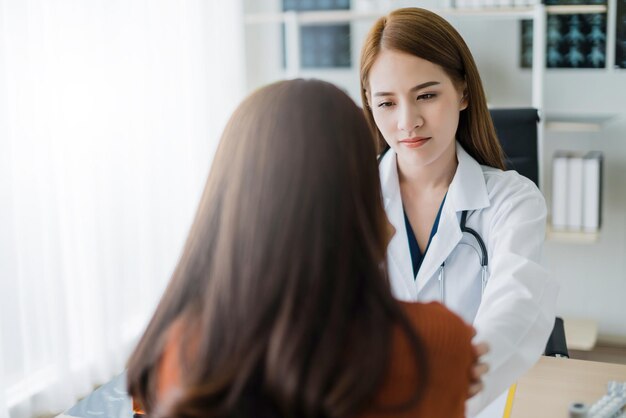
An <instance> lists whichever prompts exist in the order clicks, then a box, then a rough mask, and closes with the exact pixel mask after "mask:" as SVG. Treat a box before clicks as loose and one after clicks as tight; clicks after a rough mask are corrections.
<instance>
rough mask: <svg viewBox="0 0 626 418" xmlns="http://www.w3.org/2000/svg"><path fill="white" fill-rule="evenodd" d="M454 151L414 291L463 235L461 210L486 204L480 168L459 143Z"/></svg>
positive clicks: (431, 273)
mask: <svg viewBox="0 0 626 418" xmlns="http://www.w3.org/2000/svg"><path fill="white" fill-rule="evenodd" d="M456 153H457V160H458V166H457V169H456V173H455V174H454V178H453V179H452V182H451V183H450V187H449V188H448V193H447V195H446V201H445V202H444V205H443V208H442V210H441V217H440V219H439V226H438V229H437V233H436V234H435V236H434V237H433V238H432V240H431V242H430V246H429V247H428V251H427V252H426V256H425V257H424V261H423V262H422V266H421V267H420V271H419V273H418V275H417V280H416V281H417V291H418V294H419V292H420V291H421V290H422V289H423V288H424V286H426V284H427V283H428V282H429V281H430V280H433V278H434V277H435V276H436V275H435V273H436V271H437V269H439V267H440V266H441V264H442V263H443V262H444V261H445V260H446V259H447V258H448V256H449V255H450V253H452V251H453V250H454V248H455V247H456V246H457V244H458V243H459V241H461V238H462V237H463V233H462V232H461V227H460V225H459V220H460V219H461V212H462V211H464V210H475V209H481V208H484V207H487V206H489V196H488V194H487V186H486V185H485V178H484V175H483V172H482V168H481V167H480V165H479V164H478V163H477V162H476V160H474V159H473V158H472V157H471V156H470V155H469V154H468V153H467V152H466V151H465V150H464V149H463V148H462V147H461V145H460V144H459V143H457V145H456Z"/></svg>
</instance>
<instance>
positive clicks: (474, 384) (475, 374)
mask: <svg viewBox="0 0 626 418" xmlns="http://www.w3.org/2000/svg"><path fill="white" fill-rule="evenodd" d="M472 348H473V349H474V356H475V361H474V364H473V365H472V368H471V371H470V386H469V391H468V394H467V398H468V399H469V398H471V397H473V396H474V395H476V394H477V393H479V392H480V391H481V390H483V387H484V385H483V381H482V377H483V375H484V374H485V373H487V371H489V365H488V364H487V363H482V362H481V357H482V356H483V355H485V354H487V352H489V345H488V344H487V343H478V344H472Z"/></svg>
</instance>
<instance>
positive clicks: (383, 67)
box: [368, 49, 467, 167]
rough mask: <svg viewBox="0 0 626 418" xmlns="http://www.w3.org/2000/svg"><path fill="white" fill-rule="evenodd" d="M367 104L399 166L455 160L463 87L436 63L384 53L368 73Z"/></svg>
mask: <svg viewBox="0 0 626 418" xmlns="http://www.w3.org/2000/svg"><path fill="white" fill-rule="evenodd" d="M368 98H369V105H370V107H371V109H372V114H373V116H374V121H375V122H376V125H377V126H378V129H379V130H380V132H381V133H382V135H383V137H384V138H385V141H387V143H388V144H389V146H390V147H391V148H393V150H394V151H395V152H396V153H397V154H398V163H399V164H401V165H402V164H408V165H418V166H422V167H423V166H427V165H429V164H431V163H433V162H435V161H437V160H440V159H441V158H444V159H445V160H446V161H448V160H449V161H455V162H456V159H455V157H454V156H455V153H456V148H455V135H456V130H457V126H458V124H459V113H460V111H461V110H463V109H465V108H466V107H467V100H466V99H465V98H464V97H463V91H462V88H457V86H456V85H455V84H454V82H453V81H452V79H451V78H450V77H449V76H448V75H447V74H446V72H445V71H444V70H443V69H442V68H441V67H440V66H438V65H436V64H433V63H432V62H430V61H426V60H424V59H422V58H419V57H416V56H414V55H410V54H406V53H404V52H399V51H394V50H385V49H382V50H381V51H380V53H379V55H378V58H377V59H376V61H374V64H373V65H372V67H371V69H370V72H369V90H368Z"/></svg>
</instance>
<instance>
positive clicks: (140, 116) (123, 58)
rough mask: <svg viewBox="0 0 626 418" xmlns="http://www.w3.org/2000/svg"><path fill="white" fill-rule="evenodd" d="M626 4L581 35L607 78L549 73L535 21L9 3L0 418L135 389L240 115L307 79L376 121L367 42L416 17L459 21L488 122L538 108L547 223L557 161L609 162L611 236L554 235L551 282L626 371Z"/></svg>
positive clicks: (444, 5) (521, 8)
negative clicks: (386, 22)
mask: <svg viewBox="0 0 626 418" xmlns="http://www.w3.org/2000/svg"><path fill="white" fill-rule="evenodd" d="M624 1H625V0H609V1H608V3H607V2H602V1H600V6H603V7H604V9H602V7H601V8H600V9H593V10H591V11H592V12H594V11H595V12H594V13H595V14H599V15H601V17H600V18H594V19H595V20H593V19H590V18H589V19H588V18H586V17H585V16H586V15H591V14H592V13H591V12H590V11H589V10H586V11H583V12H582V14H581V15H580V16H581V17H580V19H581V21H584V22H587V23H585V24H586V25H587V26H585V27H584V31H583V32H584V33H583V36H587V37H589V36H591V35H590V34H591V33H592V32H593V33H594V35H593V36H594V37H596V38H595V39H599V41H598V42H604V43H603V44H601V48H600V49H601V51H600V52H602V53H603V61H602V60H600V59H599V58H598V56H597V54H595V53H594V55H590V54H591V50H592V47H593V46H597V45H599V44H594V43H592V41H591V40H589V41H588V45H587V44H585V45H586V46H585V48H587V49H586V50H584V51H583V52H582V54H584V55H585V57H586V58H585V59H586V61H585V63H582V62H581V63H580V65H577V66H572V65H570V64H567V65H565V64H563V65H561V67H566V66H569V67H570V68H554V69H553V68H548V69H545V68H543V65H542V66H541V68H539V70H537V66H536V65H535V67H534V69H531V68H530V67H532V64H533V63H532V51H531V52H529V51H528V45H529V36H532V30H531V32H530V35H529V33H528V29H527V27H528V24H529V23H524V21H526V22H528V21H530V23H531V24H532V22H533V21H535V23H537V20H538V19H539V24H541V23H542V22H543V23H544V24H545V26H544V30H542V31H539V32H537V31H535V32H534V34H535V36H537V34H539V36H540V40H541V42H544V43H545V51H546V53H550V48H551V45H552V44H550V42H551V41H550V39H551V38H550V31H549V28H550V26H549V25H550V23H549V22H550V20H549V15H548V18H547V19H545V20H543V21H542V20H541V18H540V16H542V15H541V14H538V13H537V11H539V12H541V13H544V10H543V9H542V7H543V6H538V5H536V4H531V3H527V2H524V1H522V2H513V0H511V1H510V2H504V1H503V2H501V3H497V2H495V0H490V2H489V3H486V2H485V3H483V4H463V9H462V8H460V7H459V6H460V5H459V4H455V3H453V2H450V1H446V0H424V1H409V0H229V1H216V0H185V1H176V0H132V1H128V0H52V1H44V0H0V418H9V417H11V418H17V417H33V416H39V415H45V414H52V415H54V414H57V413H59V412H61V411H63V410H65V409H66V408H68V407H69V406H71V405H72V404H74V403H75V402H76V401H77V399H79V398H80V397H83V396H85V395H86V394H88V393H89V392H91V391H92V390H93V388H94V387H95V386H96V385H99V384H102V383H104V382H106V381H108V380H110V379H111V378H112V377H113V376H115V375H117V374H119V373H120V372H121V371H122V370H123V369H124V364H125V362H126V359H127V356H128V354H129V351H130V350H131V349H132V347H133V344H134V343H135V342H136V341H137V338H138V336H139V335H140V333H141V332H142V330H143V327H144V326H145V325H146V321H147V320H148V319H149V317H150V315H151V314H152V311H153V310H154V308H155V305H156V303H157V302H158V300H159V297H160V295H161V292H162V291H163V289H164V286H165V284H166V283H167V280H168V279H169V276H170V274H171V272H172V270H173V268H174V265H175V263H176V261H177V258H178V256H179V254H180V251H181V248H182V245H183V242H184V239H185V237H186V234H187V231H188V228H189V226H190V223H191V220H192V217H193V215H194V211H195V207H196V204H197V202H198V199H199V197H200V193H201V191H202V187H203V185H204V181H205V179H206V175H207V173H208V170H209V167H210V164H211V161H212V156H213V153H214V151H215V148H216V146H217V144H218V141H219V136H220V133H221V130H222V128H223V126H224V124H225V123H226V121H227V119H228V117H229V115H230V113H231V112H232V110H233V109H234V108H235V107H236V105H237V104H238V103H239V101H240V100H241V99H242V98H243V97H245V95H246V94H247V93H249V92H251V91H252V90H254V89H255V88H257V87H259V86H261V85H264V84H267V83H269V82H272V81H276V80H280V79H283V78H292V77H315V78H321V79H325V80H328V81H331V82H334V83H336V84H338V85H339V86H340V87H342V88H343V89H344V90H345V91H346V92H348V94H350V96H351V97H353V99H354V100H355V101H356V102H357V103H359V101H360V98H359V94H360V93H359V76H358V62H359V58H358V57H359V51H360V47H361V42H362V40H363V38H364V37H365V34H366V33H367V30H368V28H369V27H370V26H371V25H372V23H373V22H374V20H375V19H376V17H377V16H380V15H382V14H384V13H385V12H387V11H389V10H391V9H393V8H397V7H404V6H421V7H427V8H432V9H435V10H440V11H442V13H443V12H446V13H445V16H446V18H448V19H449V20H450V21H451V22H452V23H453V24H454V25H455V26H456V27H457V28H458V29H459V31H460V32H461V34H462V35H463V36H464V38H465V39H466V41H467V43H468V44H469V46H470V48H471V49H472V51H473V53H474V56H475V58H476V60H477V63H478V66H479V69H480V71H481V75H482V77H483V81H484V83H485V86H486V89H487V96H488V100H489V103H490V105H491V106H493V107H529V106H534V107H537V108H539V110H540V111H541V114H542V123H541V124H540V166H541V185H542V187H541V188H542V192H543V193H544V195H545V196H546V198H547V201H548V205H549V207H550V198H551V193H552V178H551V166H552V155H553V154H554V152H555V151H557V150H562V149H566V150H572V151H577V152H586V151H589V150H592V149H593V150H600V151H602V152H603V153H604V155H605V162H604V164H605V166H604V178H603V181H604V182H603V192H604V193H603V202H602V203H603V209H602V211H603V212H602V216H603V221H602V227H601V228H600V229H599V230H597V231H594V232H593V233H581V232H577V231H570V233H567V232H564V233H552V234H550V235H549V236H548V241H547V243H546V248H545V264H546V265H547V266H548V267H549V268H550V269H551V270H552V271H553V272H554V274H555V275H556V277H557V279H558V280H559V282H560V283H561V293H560V297H559V304H558V311H559V315H562V316H565V317H566V318H571V319H572V323H573V322H576V321H578V322H577V323H580V324H583V325H584V327H583V328H584V329H583V331H584V332H586V333H587V334H586V335H592V334H593V341H594V344H593V345H592V347H591V348H589V349H588V350H587V351H588V352H584V351H585V350H582V351H581V352H580V353H579V355H580V356H592V355H593V352H596V353H598V352H600V353H602V352H604V353H605V354H604V355H605V358H606V359H608V360H610V361H625V362H626V360H623V359H624V358H626V356H623V355H622V354H623V353H624V352H626V349H625V348H624V347H626V303H624V295H626V210H625V209H626V188H625V187H624V186H623V184H624V181H625V180H626V118H625V113H626V72H625V70H624V69H623V67H624V66H626V62H624V63H623V62H622V61H621V60H622V57H623V56H624V54H623V51H622V49H620V48H622V46H623V48H624V51H626V37H625V36H624V30H623V29H624V25H626V7H625V6H624V5H623V4H622V3H624ZM593 4H595V3H593ZM596 5H597V4H596ZM454 6H457V8H456V9H454V8H453V7H454ZM451 8H453V9H451ZM465 8H468V9H467V10H466V9H465ZM492 8H499V10H498V11H497V13H491V12H485V10H486V9H492ZM598 10H600V11H599V12H598ZM481 11H482V12H481ZM622 11H624V13H625V14H624V17H623V18H622V17H621V16H622V15H621V14H620V13H622ZM544 17H545V15H544ZM584 19H587V20H584ZM596 21H598V22H601V24H600V23H599V24H598V25H596V26H597V28H599V29H598V30H600V29H601V34H603V35H604V39H602V37H601V36H599V35H598V34H597V30H594V29H593V27H594V23H593V22H596ZM564 22H566V23H567V22H570V23H571V20H568V21H564ZM570 23H567V24H570ZM551 24H552V25H556V24H555V23H551ZM564 24H565V23H563V25H564ZM568 27H569V28H570V29H567V30H565V29H563V30H561V32H562V36H563V37H565V36H566V34H567V33H569V32H571V26H568ZM581 27H582V26H581ZM525 28H526V29H525ZM559 28H560V27H559ZM546 29H547V30H546ZM585 31H586V32H585ZM602 31H603V32H602ZM553 35H554V33H553ZM589 39H591V38H589ZM554 42H556V41H554ZM558 42H564V41H563V40H559V41H558ZM593 42H595V41H593ZM622 44H623V45H622ZM559 45H561V44H559ZM530 46H531V48H532V39H531V42H530ZM570 46H571V45H570ZM559 48H562V47H561V46H559ZM581 48H582V47H581ZM596 52H597V51H596ZM529 54H530V55H529ZM529 60H530V61H529ZM546 61H547V66H550V62H554V61H549V60H546ZM563 62H564V61H563ZM571 67H576V68H571ZM533 71H534V73H533ZM537 88H539V92H537V91H535V93H533V89H537ZM563 121H565V122H567V123H566V124H563V123H562V122H563ZM603 347H604V348H603ZM594 350H595V351H594ZM602 350H604V351H602Z"/></svg>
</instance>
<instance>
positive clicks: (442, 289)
mask: <svg viewBox="0 0 626 418" xmlns="http://www.w3.org/2000/svg"><path fill="white" fill-rule="evenodd" d="M389 149H390V147H389V146H387V147H385V149H384V150H383V151H382V152H381V153H380V154H379V155H378V158H377V160H378V163H379V164H380V161H381V160H382V159H383V157H384V156H385V154H386V153H387V151H389ZM466 223H467V211H466V210H464V211H463V212H461V221H460V227H461V233H467V234H469V235H471V236H472V237H474V240H475V241H476V243H477V244H478V247H479V248H480V253H479V251H478V250H477V249H476V247H474V246H473V245H469V244H467V245H469V246H470V247H471V248H472V249H474V251H476V253H477V254H478V257H479V258H480V297H481V299H482V296H483V294H484V293H485V288H486V287H487V281H488V280H489V279H488V277H487V268H488V266H489V257H488V256H487V247H486V246H485V242H484V241H483V239H482V237H481V236H480V234H479V233H478V232H476V230H474V229H472V228H470V227H469V226H467V225H466ZM462 244H463V243H459V244H458V245H462ZM445 267H446V262H445V260H444V262H443V263H441V266H439V277H438V280H439V296H440V299H441V303H443V304H445V303H446V284H445V278H446V275H445Z"/></svg>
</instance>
